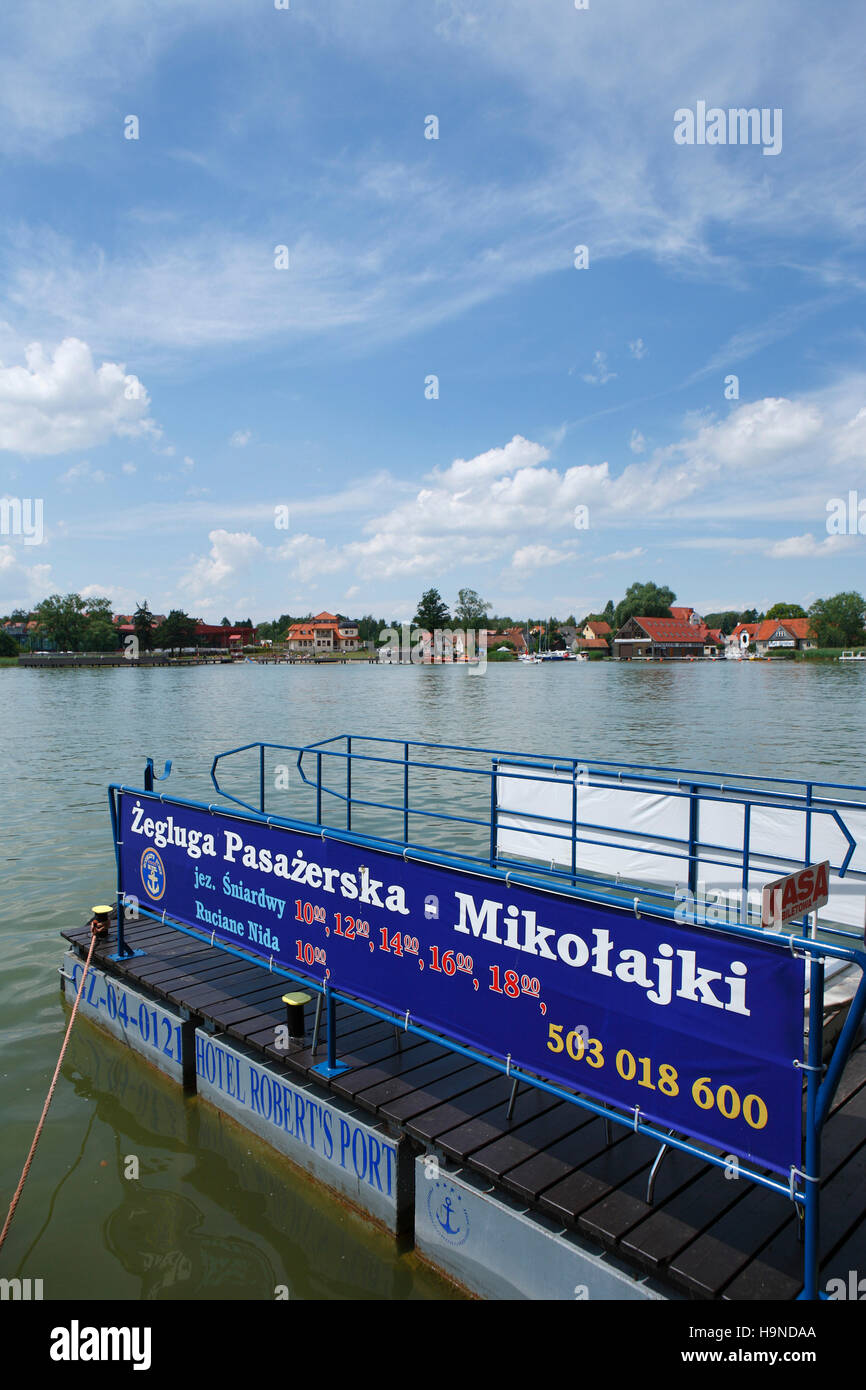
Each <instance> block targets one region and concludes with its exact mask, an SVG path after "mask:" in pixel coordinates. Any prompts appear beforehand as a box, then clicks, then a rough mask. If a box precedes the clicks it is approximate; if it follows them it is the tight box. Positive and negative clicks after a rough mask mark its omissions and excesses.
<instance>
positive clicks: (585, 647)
mask: <svg viewBox="0 0 866 1390" xmlns="http://www.w3.org/2000/svg"><path fill="white" fill-rule="evenodd" d="M575 645H576V649H577V651H579V652H601V653H602V655H603V656H609V655H610V647H609V646H608V644H607V641H606V639H605V638H604V637H580V638H578V641H577V643H576V644H575Z"/></svg>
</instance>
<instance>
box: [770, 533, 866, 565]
mask: <svg viewBox="0 0 866 1390" xmlns="http://www.w3.org/2000/svg"><path fill="white" fill-rule="evenodd" d="M856 542H857V537H856V536H824V537H823V539H822V540H820V541H816V540H815V537H814V536H813V535H812V533H811V532H807V533H806V535H804V536H788V537H786V539H785V540H781V541H774V542H773V544H772V545H770V546H769V547H768V548H767V551H766V554H767V555H769V556H770V559H771V560H814V559H832V557H833V556H834V555H838V554H839V552H840V551H842V550H850V549H851V548H852V546H853V545H855V544H856Z"/></svg>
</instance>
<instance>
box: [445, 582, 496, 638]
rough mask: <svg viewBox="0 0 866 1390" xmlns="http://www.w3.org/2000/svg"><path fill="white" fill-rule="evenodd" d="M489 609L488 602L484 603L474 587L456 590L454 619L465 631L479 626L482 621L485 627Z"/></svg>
mask: <svg viewBox="0 0 866 1390" xmlns="http://www.w3.org/2000/svg"><path fill="white" fill-rule="evenodd" d="M489 611H490V604H489V603H485V601H484V599H483V598H481V596H480V594H478V593H476V591H475V590H474V589H459V590H458V592H457V607H456V608H455V609H454V620H455V622H456V623H457V625H458V626H459V627H462V628H464V629H465V630H466V631H467V632H468V631H469V630H470V629H472V628H476V627H481V625H482V623H483V624H484V626H485V627H486V625H487V614H488V612H489Z"/></svg>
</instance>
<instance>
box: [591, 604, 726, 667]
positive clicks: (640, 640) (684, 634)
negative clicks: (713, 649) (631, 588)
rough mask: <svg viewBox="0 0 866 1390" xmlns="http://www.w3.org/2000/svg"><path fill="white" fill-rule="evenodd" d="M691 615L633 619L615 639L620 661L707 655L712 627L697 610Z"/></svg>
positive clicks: (658, 659)
mask: <svg viewBox="0 0 866 1390" xmlns="http://www.w3.org/2000/svg"><path fill="white" fill-rule="evenodd" d="M683 611H687V612H688V613H689V617H688V618H685V619H684V618H682V617H670V618H638V617H633V618H629V620H628V622H626V623H625V624H624V625H623V626H622V627H621V628H620V630H619V632H618V633H617V634H616V636H615V637H614V639H613V653H614V656H615V657H616V658H617V660H618V661H672V660H688V659H689V658H691V659H692V660H694V659H695V658H696V657H702V656H703V655H704V647H705V646H706V645H707V644H708V643H709V642H710V641H711V639H710V630H709V628H708V627H707V625H706V623H705V622H704V621H703V619H702V618H699V617H698V615H697V614H696V613H695V611H694V609H692V608H690V609H688V610H682V609H681V610H680V612H681V613H682V612H683Z"/></svg>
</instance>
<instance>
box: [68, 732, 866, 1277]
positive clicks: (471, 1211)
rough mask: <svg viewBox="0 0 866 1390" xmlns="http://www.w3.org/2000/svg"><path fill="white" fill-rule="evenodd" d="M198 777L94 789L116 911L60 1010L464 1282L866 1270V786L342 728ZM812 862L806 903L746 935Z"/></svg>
mask: <svg viewBox="0 0 866 1390" xmlns="http://www.w3.org/2000/svg"><path fill="white" fill-rule="evenodd" d="M229 759H231V762H230V763H229V765H230V766H231V767H233V768H237V773H236V780H234V781H233V783H232V791H231V793H228V792H226V791H225V790H224V789H223V787H222V785H221V781H220V779H221V778H222V777H223V776H224V771H223V767H224V760H226V761H228V760H229ZM213 780H214V785H215V787H216V790H217V792H218V793H219V795H220V798H221V799H220V801H219V802H214V803H210V804H209V805H205V804H204V803H193V802H189V801H184V800H182V799H180V798H175V797H172V796H169V795H168V794H167V793H166V792H163V793H162V795H159V794H158V793H157V792H155V791H154V786H153V772H152V767H151V768H150V769H149V771H148V773H147V775H146V778H145V787H144V788H143V789H134V788H120V787H115V788H112V790H111V800H112V811H113V823H114V827H115V838H116V842H117V846H118V884H117V892H118V901H119V902H120V903H121V904H122V905H123V907H124V909H125V912H124V916H125V920H124V921H123V922H122V923H121V930H120V931H119V932H118V923H117V917H116V916H115V918H114V919H113V922H112V926H111V930H110V933H109V936H108V938H107V939H106V940H105V941H103V942H100V944H99V945H98V946H97V948H96V952H95V956H94V960H95V962H96V968H95V970H94V972H93V974H92V976H91V980H92V983H90V984H89V986H88V987H87V988H86V989H85V994H84V997H83V1001H82V1010H83V1012H84V1013H85V1015H86V1016H89V1017H90V1018H91V1019H92V1020H93V1021H94V1022H96V1023H98V1024H99V1025H101V1026H102V1027H104V1028H106V1029H107V1030H108V1031H110V1032H112V1033H114V1034H115V1036H117V1037H120V1038H122V1039H124V1040H125V1041H126V1042H127V1043H128V1044H129V1045H131V1046H132V1047H134V1048H135V1049H136V1050H138V1051H139V1052H141V1053H143V1054H144V1055H145V1056H146V1057H148V1058H149V1060H151V1061H152V1062H153V1063H155V1064H156V1065H158V1066H160V1067H161V1068H162V1070H163V1071H165V1072H167V1073H168V1074H169V1075H171V1076H173V1077H174V1078H175V1079H176V1080H177V1082H178V1084H179V1086H183V1087H185V1088H186V1089H187V1090H188V1091H190V1090H197V1091H198V1092H199V1094H200V1096H201V1097H202V1098H203V1099H204V1100H205V1101H206V1102H210V1103H211V1104H213V1105H216V1106H217V1107H218V1108H219V1109H220V1110H222V1111H223V1112H225V1113H226V1114H228V1115H230V1116H231V1117H233V1118H234V1119H235V1120H237V1121H239V1122H240V1123H241V1124H244V1125H246V1126H247V1127H249V1128H250V1129H253V1130H255V1131H256V1132H257V1133H258V1134H260V1135H262V1136H263V1137H264V1138H265V1139H267V1140H268V1141H269V1142H270V1143H272V1144H273V1145H274V1147H276V1148H277V1149H279V1150H281V1151H282V1152H283V1153H284V1154H285V1155H286V1156H287V1157H288V1158H289V1159H290V1160H291V1161H292V1162H293V1163H294V1164H295V1165H297V1166H298V1167H300V1168H303V1169H305V1170H306V1171H307V1172H309V1173H310V1174H311V1176H312V1177H314V1178H315V1179H317V1180H319V1181H321V1182H323V1183H325V1184H326V1185H327V1186H329V1187H331V1188H332V1190H334V1191H335V1192H337V1193H338V1194H340V1196H341V1197H343V1198H344V1199H348V1200H349V1201H351V1202H352V1203H354V1204H355V1205H356V1206H357V1207H358V1208H359V1209H360V1210H362V1211H363V1212H365V1213H366V1214H367V1215H368V1216H369V1217H370V1218H372V1219H373V1220H375V1221H377V1222H378V1223H380V1225H382V1226H383V1227H384V1228H385V1229H387V1230H389V1231H391V1232H392V1233H393V1234H394V1235H395V1236H399V1237H400V1238H402V1239H404V1240H405V1239H410V1240H412V1241H413V1242H414V1244H415V1246H416V1248H417V1249H418V1251H419V1252H420V1253H421V1254H422V1255H424V1256H425V1257H426V1258H427V1259H428V1260H429V1261H430V1262H431V1263H432V1264H434V1265H435V1266H437V1267H438V1268H440V1269H441V1270H442V1271H444V1272H445V1273H446V1274H448V1275H450V1276H451V1277H453V1278H454V1279H455V1280H457V1281H458V1282H460V1283H461V1284H462V1285H464V1286H465V1287H466V1288H468V1289H470V1290H472V1291H473V1292H476V1293H478V1294H480V1295H481V1296H484V1297H492V1298H497V1297H499V1298H502V1297H528V1298H568V1299H570V1298H574V1297H575V1296H577V1297H581V1296H585V1297H589V1298H606V1299H627V1298H637V1299H646V1298H682V1297H686V1298H704V1299H712V1298H723V1299H732V1300H760V1299H793V1298H796V1297H798V1296H803V1293H804V1292H805V1294H806V1296H810V1295H811V1296H813V1297H814V1296H815V1295H816V1293H818V1292H819V1291H821V1290H823V1289H826V1287H827V1285H828V1283H829V1281H830V1280H832V1279H841V1280H843V1281H846V1280H847V1279H848V1276H849V1271H850V1270H852V1269H858V1268H862V1265H863V1259H864V1256H866V1196H864V1193H866V1044H863V1043H862V1042H861V1041H860V1037H861V1034H860V1024H861V1020H862V1016H863V1012H864V1006H866V988H864V986H863V983H862V981H863V965H864V963H866V957H864V953H863V928H862V923H863V902H864V893H866V793H864V789H862V788H857V787H840V786H830V785H826V784H825V785H820V786H819V785H818V784H816V783H798V782H793V781H783V780H781V779H758V778H746V777H725V778H722V777H720V776H719V775H718V774H711V773H702V772H696V771H683V770H677V769H669V768H646V767H636V766H634V765H631V764H629V765H625V764H620V765H616V764H610V763H601V762H586V761H579V760H576V759H563V758H558V759H554V758H549V759H542V758H532V757H527V756H526V755H519V754H507V753H503V752H500V751H496V750H471V749H456V748H443V747H440V746H433V745H422V744H417V743H411V742H403V741H400V742H399V743H397V744H396V746H395V743H394V742H393V741H387V740H367V739H359V738H350V737H344V738H341V739H339V740H330V741H328V742H327V743H325V744H321V745H317V746H314V747H308V748H287V747H285V746H275V745H266V744H255V745H250V746H248V747H245V748H244V749H239V750H232V752H231V754H224V755H220V756H219V757H218V758H217V759H215V761H214V768H213ZM449 789H450V790H449ZM274 803H277V804H279V805H280V814H276V813H275V812H274V809H273V805H274ZM330 807H334V808H336V809H335V810H334V811H333V812H330V811H329V808H330ZM422 824H423V825H425V826H427V827H428V828H427V831H426V833H425V835H424V842H423V843H421V842H419V841H418V840H417V839H416V838H415V835H416V834H417V827H418V826H419V825H422ZM208 827H210V830H211V832H212V833H213V835H214V839H215V843H214V845H213V853H209V850H208V846H207V842H206V841H205V840H204V838H203V836H204V835H206V834H207V833H209V831H208ZM231 837H233V838H231ZM191 846H192V847H193V853H192V856H190V848H191ZM221 848H224V850H225V853H224V854H221V853H220V850H221ZM282 848H284V849H285V851H286V855H287V862H286V866H285V868H284V871H283V873H282V875H280V874H275V873H274V866H275V865H276V864H277V860H278V857H279V856H278V854H277V851H278V850H279V849H282ZM265 851H266V852H267V853H265ZM819 859H820V860H821V861H823V862H825V863H826V865H827V869H828V885H827V886H828V892H827V895H826V896H827V902H826V904H825V905H823V906H822V907H820V908H818V909H817V912H816V913H814V914H812V915H811V917H810V919H809V920H808V921H806V920H803V919H798V920H794V921H790V922H788V923H786V924H785V925H784V926H782V925H780V924H779V923H778V922H775V923H774V924H771V925H770V926H769V927H762V926H761V923H760V906H758V907H756V899H755V897H754V893H755V892H757V898H758V900H760V897H761V890H762V889H763V888H764V887H766V886H767V885H768V884H769V883H771V882H775V881H777V880H779V879H781V878H783V877H785V876H786V875H788V874H791V873H796V871H798V870H801V871H802V870H803V869H804V867H805V866H808V865H810V864H813V863H815V862H816V861H817V860H819ZM315 861H318V865H317V863H316V862H315ZM326 861H327V862H326ZM350 863H351V864H352V865H354V866H355V867H354V870H352V871H351V872H350V871H349V870H348V869H347V867H346V866H347V865H348V864H350ZM292 864H293V865H294V868H292V867H291V865H292ZM614 864H616V865H617V866H618V867H617V868H614V867H613V866H614ZM269 865H270V867H268V866H269ZM323 865H324V867H322V866H323ZM383 865H389V866H390V869H389V872H388V873H387V875H386V874H385V871H384V869H383V867H382V866H383ZM292 874H294V878H292V877H291V876H292ZM377 874H378V875H379V877H378V878H376V877H373V876H374V875H377ZM281 877H282V879H283V880H285V881H283V882H281V881H280V879H281ZM386 883H387V884H388V887H387V888H386V887H385V884H386ZM711 884H712V885H714V893H715V896H713V894H712V893H710V892H708V885H711ZM436 888H438V890H439V891H438V893H437V892H436V891H435V890H436ZM473 891H474V892H475V897H474V898H473V896H472V894H473ZM386 893H388V894H389V897H388V901H389V902H390V903H391V907H390V910H388V911H386V908H385V901H384V899H385V894H386ZM281 894H282V895H284V896H280V895H281ZM326 894H330V895H331V896H330V897H328V896H326ZM448 895H450V897H452V898H456V899H457V902H458V903H459V905H460V910H459V913H458V911H457V908H456V906H455V907H454V909H453V910H452V907H451V905H450V904H449V898H448ZM479 895H481V906H479V905H478V903H479ZM280 902H282V903H283V907H282V908H278V904H279V903H280ZM359 902H360V903H362V904H365V906H364V909H363V910H364V918H363V919H361V918H359V917H358V916H357V915H355V914H356V913H357V912H358V911H359V910H360V908H359V906H358V904H359ZM529 902H532V903H534V904H535V906H534V907H532V908H528V907H527V906H526V905H525V904H526V903H529ZM241 903H243V905H241ZM720 903H722V904H723V906H724V913H723V914H722V913H721V912H720V908H719V904H720ZM732 903H733V904H734V909H733V915H732V910H731V905H732ZM500 908H501V909H502V911H501V913H500ZM284 912H285V915H286V921H285V924H284V926H285V930H283V914H284ZM347 912H348V913H349V914H350V915H348V916H347V915H346V913H347ZM518 912H519V913H520V914H521V916H522V922H521V925H520V930H519V931H518V926H517V918H518ZM756 912H757V914H758V918H757V920H756ZM205 914H208V915H207V916H206V915H205ZM289 917H291V921H290V922H289ZM858 922H859V929H858V925H857V924H858ZM546 923H553V924H554V925H556V926H557V927H558V929H559V931H558V935H554V928H553V926H547V925H545V924H546ZM601 923H603V924H604V925H600V924H601ZM563 925H564V926H566V927H570V928H571V930H570V931H568V932H565V933H563V931H562V926H563ZM350 928H351V929H350ZM398 929H399V930H398ZM63 936H64V937H65V938H66V939H67V941H68V942H69V946H70V953H69V955H68V956H67V961H66V963H65V966H64V968H63V970H62V976H63V985H64V988H65V990H66V993H67V996H68V997H69V996H70V995H71V994H74V992H75V990H76V989H77V985H78V981H79V979H80V972H81V963H80V960H81V957H83V956H84V955H86V952H87V947H88V945H89V939H90V927H89V925H88V926H83V927H81V928H77V929H71V930H67V931H64V932H63ZM591 937H594V939H595V945H594V947H593V951H592V965H590V952H589V950H588V948H587V947H586V945H585V942H588V941H589V940H590V938H591ZM662 937H663V938H664V940H661V938H662ZM289 938H291V940H290V939H289ZM636 941H643V942H644V944H645V947H646V950H645V952H644V953H643V954H642V953H641V951H640V950H637V949H636V948H635V947H634V942H636ZM660 941H661V944H659V942H660ZM620 942H624V943H625V946H624V948H623V949H621V950H619V954H618V955H614V954H612V953H613V951H614V945H615V943H616V944H619V943H620ZM548 943H550V944H549V945H548ZM554 943H556V951H555V952H554V951H553V950H552V949H551V946H552V945H553V944H554ZM650 947H651V948H652V949H650ZM470 950H471V953H472V954H471V956H470V954H469V952H470ZM653 952H655V955H653ZM675 952H676V958H677V959H678V960H679V961H681V962H682V970H681V971H680V973H679V975H676V974H672V973H671V968H670V967H669V966H668V964H667V962H669V961H672V960H673V959H674V953H675ZM698 952H700V953H701V954H700V956H699V955H698ZM720 952H721V955H720V954H719V953H720ZM732 955H733V956H735V957H736V959H735V960H734V961H733V962H732V963H731V960H730V958H731V956H732ZM548 957H551V959H548ZM638 957H640V960H641V961H643V964H641V963H640V961H639V960H638ZM651 957H652V967H653V968H652V971H650V966H649V961H650V958H651ZM722 958H724V961H725V962H726V963H727V967H726V968H728V971H729V973H728V974H727V975H725V976H724V985H723V984H722V983H721V982H722V978H723V971H722V969H721V968H720V969H718V970H711V969H710V968H709V967H710V966H712V965H714V964H720V963H721V961H722ZM617 959H618V960H619V962H620V963H619V965H616V966H615V969H614V968H613V967H614V965H615V961H616V960H617ZM698 960H700V961H701V962H702V965H700V966H699V965H698ZM509 965H516V966H517V969H516V970H509V969H507V967H508V966H509ZM642 971H643V975H644V976H645V978H642V975H641V972H642ZM590 972H594V973H590ZM666 972H667V973H666ZM762 972H764V973H762ZM825 974H826V976H827V984H826V986H825ZM617 976H618V979H617V978H616V977H617ZM677 985H678V988H675V986H677ZM299 988H300V990H301V994H300V997H298V995H297V992H298V990H299ZM605 989H607V990H608V994H607V995H605V994H604V993H603V991H604V990H605ZM569 992H571V993H570V997H571V998H572V1002H571V1005H570V1006H567V1005H566V1004H565V1003H564V1002H563V1000H564V999H566V997H567V996H569ZM287 994H288V995H289V1002H288V1004H287V1003H286V1002H285V1000H286V996H287ZM305 996H306V997H305ZM680 1000H682V1003H680V1002H679V1001H680ZM611 1001H613V1002H611ZM620 1001H622V1002H620ZM647 1001H649V1002H647ZM654 1005H656V1007H655V1011H654ZM618 1008H619V1009H622V1010H625V1012H624V1014H623V1016H622V1018H621V1017H620V1015H619V1014H618V1013H617V1009H618ZM509 1010H511V1012H510V1013H509ZM675 1011H676V1017H674V1013H675ZM475 1013H477V1014H478V1017H477V1018H476V1017H475ZM782 1015H784V1017H782ZM623 1019H624V1020H625V1021H624V1022H623ZM647 1020H649V1023H648V1022H647ZM623 1026H625V1027H626V1028H631V1030H632V1031H631V1033H629V1034H628V1038H629V1040H633V1041H632V1045H631V1047H629V1046H626V1045H623V1046H622V1047H619V1048H618V1049H617V1044H618V1043H619V1042H621V1041H622V1040H623V1036H622V1033H621V1029H622V1027H623ZM509 1030H510V1031H509ZM740 1037H742V1040H743V1041H742V1045H741V1051H740V1052H738V1050H737V1049H738V1047H740V1044H739V1043H738V1041H737V1040H738V1038H740ZM725 1038H727V1039H728V1040H729V1042H725ZM533 1039H536V1041H535V1042H534V1041H533ZM656 1039H658V1042H657V1043H656V1041H655V1040H656ZM539 1040H540V1041H539ZM723 1042H724V1043H725V1046H726V1047H728V1051H724V1050H719V1049H720V1048H721V1045H722V1043H723ZM484 1043H486V1046H485V1045H483V1044H484ZM789 1044H790V1046H789ZM794 1044H796V1046H794ZM786 1049H787V1051H786ZM643 1052H645V1053H646V1054H647V1055H646V1056H642V1055H639V1054H641V1053H643ZM545 1053H547V1054H549V1055H548V1056H545ZM789 1053H790V1056H789V1055H788V1054H789ZM722 1066H725V1067H726V1068H727V1070H725V1071H724V1072H723V1071H721V1070H719V1068H720V1067H722ZM693 1072H694V1075H692V1073H693ZM804 1075H805V1077H806V1078H807V1080H806V1082H805V1083H804V1079H803V1078H804ZM564 1078H565V1080H564ZM569 1081H570V1082H571V1084H570V1085H569V1084H568V1082H569ZM629 1088H631V1089H629ZM626 1095H627V1096H628V1102H627V1103H626V1101H625V1100H624V1097H625V1096H626ZM804 1116H805V1118H804ZM817 1178H820V1183H819V1182H818V1181H816V1179H817Z"/></svg>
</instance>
